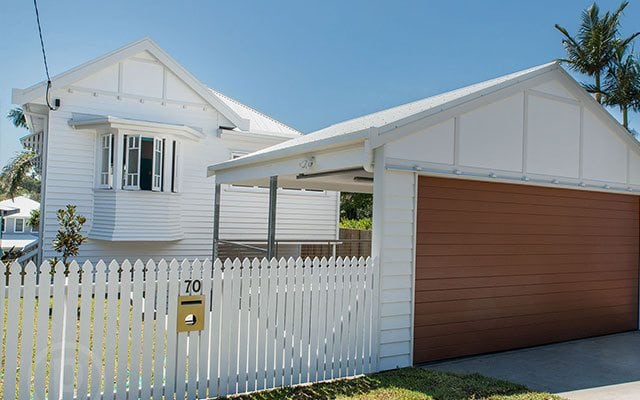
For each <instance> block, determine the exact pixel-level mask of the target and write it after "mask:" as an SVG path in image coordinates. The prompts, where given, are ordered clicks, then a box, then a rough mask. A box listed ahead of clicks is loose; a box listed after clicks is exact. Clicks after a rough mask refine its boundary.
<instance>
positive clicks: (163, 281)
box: [0, 258, 376, 400]
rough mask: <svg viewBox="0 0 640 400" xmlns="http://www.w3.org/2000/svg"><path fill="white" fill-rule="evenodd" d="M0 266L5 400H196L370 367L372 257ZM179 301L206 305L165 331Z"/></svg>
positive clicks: (372, 348)
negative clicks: (188, 328)
mask: <svg viewBox="0 0 640 400" xmlns="http://www.w3.org/2000/svg"><path fill="white" fill-rule="evenodd" d="M5 268H6V270H7V272H8V273H9V285H8V287H7V288H6V290H0V310H3V314H2V315H1V316H0V334H2V335H3V337H2V339H4V341H5V346H4V347H3V349H2V353H3V354H1V355H0V356H2V357H1V360H3V362H2V365H0V367H1V370H0V372H1V373H2V375H1V376H2V379H1V380H0V385H2V387H0V394H2V397H3V398H5V399H9V398H19V399H31V398H36V399H44V398H48V399H72V398H77V399H87V398H90V399H91V400H93V399H107V398H108V399H112V398H114V397H115V398H118V399H120V398H154V399H160V398H165V399H167V398H171V399H173V398H174V397H175V398H185V397H186V398H189V399H196V398H207V397H216V396H222V395H228V394H235V393H242V392H248V391H254V390H260V389H267V388H273V387H278V386H283V385H295V384H299V383H306V382H316V381H322V380H328V379H334V378H340V377H346V376H353V375H358V374H362V373H366V372H370V371H373V370H375V369H376V365H375V363H376V355H375V349H376V343H375V341H376V335H372V324H373V323H374V318H373V307H372V300H373V298H372V293H373V288H374V287H375V286H374V279H375V277H374V274H373V266H372V260H371V259H370V258H366V259H365V258H345V259H342V258H337V259H334V258H329V259H326V258H323V259H318V258H315V259H310V258H307V259H302V258H298V259H292V258H290V259H272V260H267V259H253V260H250V259H244V260H242V261H241V260H238V259H236V260H234V261H231V260H227V261H225V262H222V261H220V260H216V261H215V262H214V263H211V262H210V261H208V260H205V261H203V262H200V261H194V262H187V261H185V262H182V263H178V262H176V261H171V262H166V261H164V260H162V261H160V262H158V263H157V264H156V263H154V262H153V261H149V262H148V263H146V264H143V263H142V262H140V261H136V262H134V263H131V262H129V261H124V262H122V263H121V264H118V263H116V262H111V263H109V264H106V263H105V262H102V261H100V262H98V263H96V264H95V265H93V264H91V263H88V262H87V263H85V264H83V265H82V266H80V265H78V264H77V263H75V262H74V263H72V264H71V265H70V268H69V272H68V274H66V275H65V272H64V270H65V268H64V266H63V265H61V264H58V265H56V266H55V268H53V270H54V272H53V273H52V272H51V269H52V268H51V267H50V266H49V264H48V263H43V264H42V265H41V266H40V267H37V266H36V264H34V263H32V262H30V263H28V264H27V265H26V266H25V267H24V268H22V267H21V266H20V264H18V263H17V262H16V263H13V264H12V265H11V266H9V267H5V266H4V265H3V264H2V263H0V270H1V271H5ZM89 278H90V279H89ZM186 295H202V296H204V299H205V311H204V321H203V322H204V329H203V330H201V331H194V332H184V333H177V332H176V327H177V325H178V322H180V321H178V319H177V318H178V312H177V308H178V296H186Z"/></svg>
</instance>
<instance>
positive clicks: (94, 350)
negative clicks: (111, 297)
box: [89, 261, 107, 399]
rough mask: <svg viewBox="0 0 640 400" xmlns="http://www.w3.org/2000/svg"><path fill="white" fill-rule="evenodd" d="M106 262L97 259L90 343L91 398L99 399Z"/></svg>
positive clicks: (102, 354)
mask: <svg viewBox="0 0 640 400" xmlns="http://www.w3.org/2000/svg"><path fill="white" fill-rule="evenodd" d="M106 277H107V264H105V263H104V261H98V263H97V264H96V283H95V293H94V299H95V300H94V306H93V307H94V309H93V340H92V343H91V372H90V374H91V376H90V379H89V382H91V398H92V399H99V398H100V397H101V396H100V393H102V384H103V381H102V377H103V374H102V361H103V360H104V359H105V353H103V346H104V323H105V320H104V311H105V298H106V297H105V296H106Z"/></svg>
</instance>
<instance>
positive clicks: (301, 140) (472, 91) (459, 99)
mask: <svg viewBox="0 0 640 400" xmlns="http://www.w3.org/2000/svg"><path fill="white" fill-rule="evenodd" d="M554 70H562V71H564V70H563V68H562V67H561V66H560V61H558V60H554V61H551V62H548V63H545V64H541V65H537V66H535V67H531V68H527V69H523V70H520V71H517V72H513V73H510V74H506V75H502V76H499V77H496V78H493V79H489V80H486V81H482V82H478V83H475V84H472V85H468V86H464V87H460V88H457V89H454V90H450V91H448V92H444V93H439V94H436V95H434V96H430V97H425V98H423V99H420V100H416V101H412V102H408V103H405V104H401V105H398V106H394V107H391V108H387V109H384V110H380V111H376V112H374V113H370V114H366V115H363V116H360V117H356V118H352V119H349V120H345V121H342V122H339V123H336V124H332V125H329V126H327V127H325V128H322V129H320V130H317V131H314V132H312V133H309V134H306V135H303V136H301V137H298V138H295V139H291V140H288V141H286V142H283V143H280V144H276V145H274V146H271V147H267V148H265V149H262V150H258V151H256V152H254V153H251V154H248V155H246V156H244V157H240V158H236V159H234V160H228V161H224V162H221V163H218V164H214V165H211V166H209V167H208V169H207V172H208V175H214V174H215V171H219V170H224V169H228V168H232V167H237V166H241V165H245V164H249V163H252V162H258V161H267V160H271V159H277V158H281V157H286V156H288V155H290V154H291V153H303V152H309V151H315V150H317V149H318V148H321V147H324V146H327V145H336V144H338V143H346V142H349V141H357V140H361V141H364V140H366V139H367V138H368V137H369V135H370V130H371V129H377V130H378V133H379V134H382V133H383V132H384V131H385V129H384V128H385V127H388V129H387V130H386V131H390V130H393V129H396V128H398V127H400V126H403V125H405V124H408V123H411V122H413V121H415V120H419V119H423V118H426V117H429V115H431V114H435V113H439V112H441V111H444V110H446V109H448V108H452V107H456V106H459V105H460V104H464V103H466V102H468V101H473V100H476V99H477V98H480V97H483V96H485V95H487V94H489V93H493V92H496V91H498V90H501V89H504V88H506V87H509V86H512V85H515V84H518V83H520V82H523V81H526V80H529V79H532V78H535V77H537V76H539V75H542V74H545V73H547V72H550V71H554ZM565 73H566V72H565ZM567 76H569V75H567ZM569 78H571V77H570V76H569ZM571 79H572V78H571ZM392 124H393V126H391V125H392Z"/></svg>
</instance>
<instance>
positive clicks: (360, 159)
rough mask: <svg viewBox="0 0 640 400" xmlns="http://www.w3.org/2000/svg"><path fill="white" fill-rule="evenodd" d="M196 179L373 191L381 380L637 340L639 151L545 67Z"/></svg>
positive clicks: (365, 120) (302, 140)
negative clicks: (492, 356) (423, 368)
mask: <svg viewBox="0 0 640 400" xmlns="http://www.w3.org/2000/svg"><path fill="white" fill-rule="evenodd" d="M208 172H209V175H215V176H216V180H217V182H220V183H226V184H230V183H234V184H245V185H266V184H267V182H269V181H274V179H271V177H277V182H278V185H279V186H284V187H298V188H311V189H322V190H348V191H361V192H372V193H373V203H374V212H373V213H374V215H373V244H372V247H373V250H372V257H373V258H374V266H375V268H376V272H375V274H376V277H377V282H378V284H377V287H376V289H375V295H374V298H375V304H374V309H375V310H374V311H375V313H374V315H377V318H376V320H375V329H374V332H376V333H375V334H374V337H373V342H374V343H375V346H377V348H376V353H377V361H378V364H377V369H379V370H385V369H390V368H395V367H402V366H408V365H412V364H418V363H422V362H426V361H432V360H439V359H444V358H451V357H458V356H464V355H470V354H479V353H485V352H492V351H498V350H506V349H513V348H518V347H527V346H532V345H538V344H542V343H550V342H557V341H563V340H569V339H575V338H580V337H588V336H595V335H601V334H606V333H613V332H622V331H629V330H636V329H638V247H639V237H638V235H639V232H640V229H639V228H640V226H639V212H640V208H639V205H640V202H639V201H638V194H640V146H639V145H638V142H637V141H636V140H635V139H634V138H633V137H632V136H631V135H630V134H629V132H627V131H626V130H625V129H624V128H623V127H622V126H621V125H620V124H618V122H617V121H616V120H615V119H614V118H613V117H612V116H611V115H610V114H609V113H608V112H607V111H606V110H605V109H604V108H603V107H602V106H600V105H599V104H598V103H597V102H596V101H595V100H594V99H593V98H592V97H591V96H590V95H589V94H588V93H586V92H585V91H584V90H583V89H582V88H581V87H580V85H579V84H578V83H577V82H576V81H574V79H573V78H572V77H571V76H570V75H568V74H567V73H566V72H565V71H564V70H563V69H562V68H561V67H560V66H559V65H558V64H557V63H555V62H554V63H549V64H545V65H541V66H538V67H535V68H531V69H528V70H525V71H521V72H517V73H514V74H511V75H506V76H503V77H500V78H497V79H494V80H490V81H487V82H483V83H479V84H476V85H473V86H469V87H465V88H462V89H458V90H454V91H452V92H448V93H444V94H441V95H437V96H434V97H430V98H426V99H423V100H419V101H416V102H413V103H409V104H405V105H402V106H399V107H395V108H391V109H388V110H384V111H380V112H377V113H374V114H371V115H366V116H363V117H360V118H356V119H353V120H350V121H346V122H342V123H338V124H335V125H332V126H329V127H327V128H325V129H322V130H320V131H317V132H314V133H311V134H308V135H305V136H302V137H298V138H294V139H292V140H289V141H287V142H284V143H281V144H277V145H274V146H272V147H270V148H267V149H264V150H260V151H257V152H255V153H253V154H250V155H248V156H245V157H242V158H239V159H236V160H231V161H225V162H222V163H218V164H216V165H212V166H210V167H209V169H208ZM224 208H225V206H224V204H222V209H221V212H224Z"/></svg>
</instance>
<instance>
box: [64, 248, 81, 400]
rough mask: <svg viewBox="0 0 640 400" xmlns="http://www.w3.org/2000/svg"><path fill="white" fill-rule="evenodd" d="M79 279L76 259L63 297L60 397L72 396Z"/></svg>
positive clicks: (70, 267)
mask: <svg viewBox="0 0 640 400" xmlns="http://www.w3.org/2000/svg"><path fill="white" fill-rule="evenodd" d="M79 280H80V266H79V265H78V263H77V262H76V261H72V262H71V264H70V265H69V274H68V276H67V285H66V287H67V293H66V299H65V318H64V319H65V322H64V330H63V332H64V334H63V343H64V348H63V364H62V370H63V380H62V398H63V399H69V398H73V397H74V393H73V392H74V378H75V376H74V373H75V370H76V369H75V356H76V334H77V319H78V282H79Z"/></svg>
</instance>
